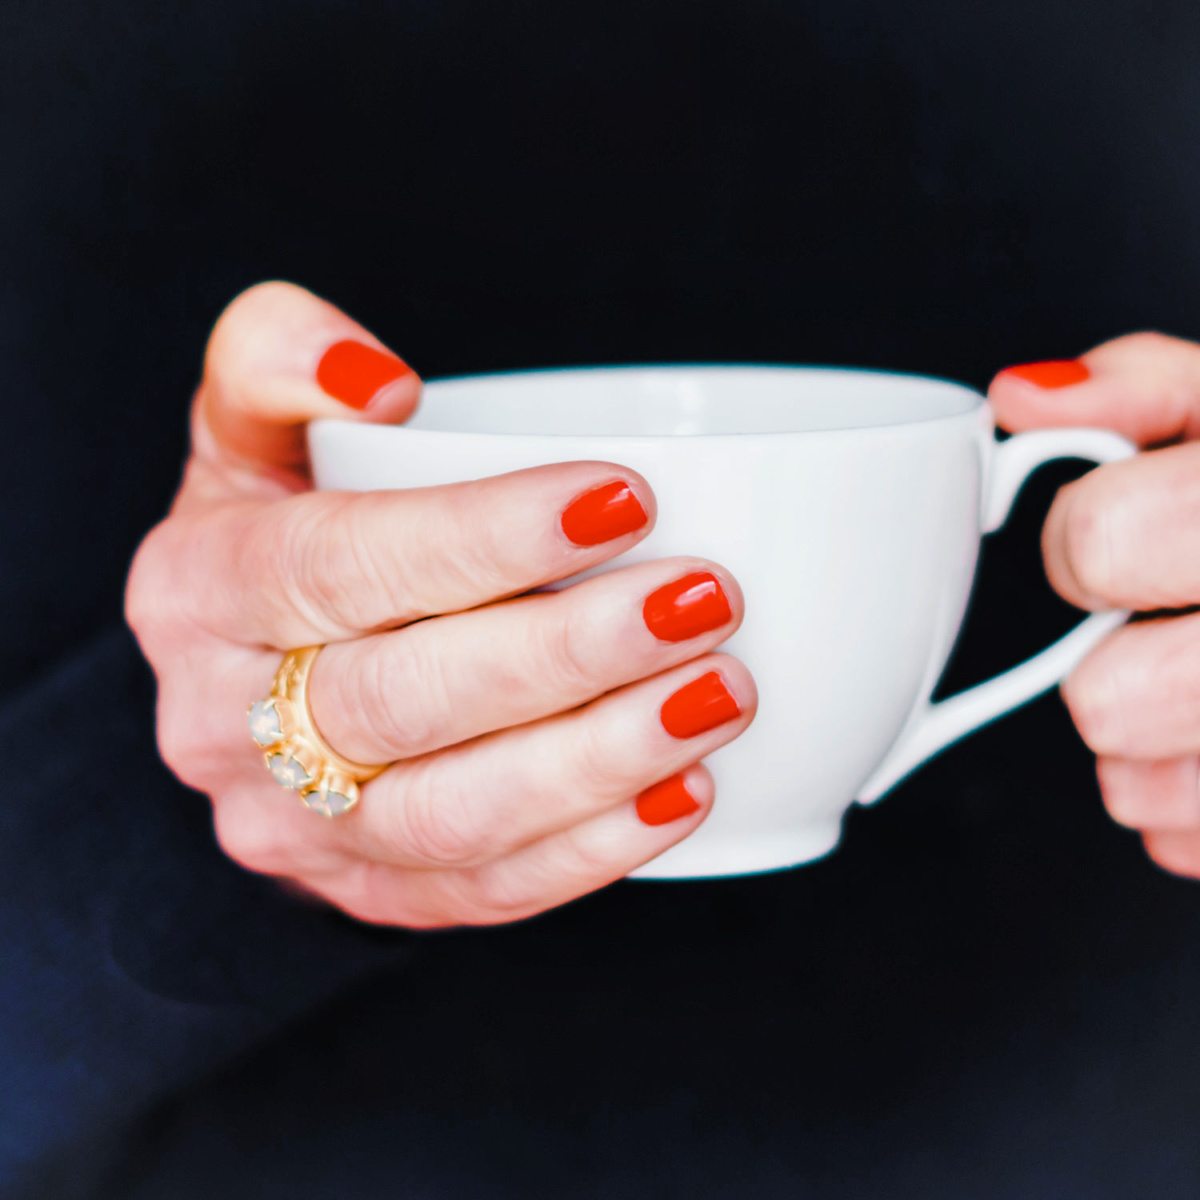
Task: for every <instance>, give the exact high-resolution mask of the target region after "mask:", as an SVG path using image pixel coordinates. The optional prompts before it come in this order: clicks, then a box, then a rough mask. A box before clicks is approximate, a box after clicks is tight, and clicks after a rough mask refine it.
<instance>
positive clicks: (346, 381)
mask: <svg viewBox="0 0 1200 1200" xmlns="http://www.w3.org/2000/svg"><path fill="white" fill-rule="evenodd" d="M410 374H412V367H410V366H409V365H408V363H406V362H405V361H404V360H403V359H402V358H397V357H396V356H395V355H394V354H388V353H387V352H386V351H383V350H376V349H375V348H374V347H373V346H364V345H363V344H362V342H353V341H345V342H334V344H333V345H332V346H330V347H329V349H328V350H326V351H325V353H324V354H323V355H322V356H321V361H320V362H319V363H318V364H317V383H318V385H319V386H320V388H321V390H322V391H323V392H324V393H325V394H326V395H327V396H332V397H333V398H334V399H335V400H340V401H341V402H342V403H343V404H348V405H349V406H350V407H351V408H366V407H367V405H368V404H369V403H370V402H371V397H372V396H374V395H375V394H376V393H377V392H379V391H380V390H381V389H382V388H384V387H386V386H387V385H388V384H389V383H393V382H395V380H397V379H399V378H400V376H401V375H410Z"/></svg>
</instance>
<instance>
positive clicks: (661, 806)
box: [637, 775, 700, 825]
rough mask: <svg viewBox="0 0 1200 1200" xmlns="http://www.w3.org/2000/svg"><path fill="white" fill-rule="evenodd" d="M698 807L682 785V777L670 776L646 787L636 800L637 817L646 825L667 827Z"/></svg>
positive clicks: (697, 803) (696, 802)
mask: <svg viewBox="0 0 1200 1200" xmlns="http://www.w3.org/2000/svg"><path fill="white" fill-rule="evenodd" d="M699 807H700V804H699V802H698V801H697V800H696V799H695V798H694V797H693V796H692V794H691V792H689V791H688V790H687V788H686V787H685V786H684V783H683V776H682V775H672V776H671V778H670V779H664V780H663V781H662V782H661V783H656V784H654V786H653V787H648V788H647V789H646V790H645V791H644V792H642V793H640V794H639V795H638V798H637V815H638V816H639V817H641V819H642V820H643V821H644V822H645V823H646V824H647V825H667V824H670V822H672V821H678V820H679V818H680V817H687V816H690V815H691V814H692V813H694V812H695V811H696V810H697V809H698V808H699Z"/></svg>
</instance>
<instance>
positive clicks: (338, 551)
mask: <svg viewBox="0 0 1200 1200" xmlns="http://www.w3.org/2000/svg"><path fill="white" fill-rule="evenodd" d="M655 511H656V510H655V505H654V496H653V493H652V492H651V490H650V486H649V484H647V483H646V481H645V480H644V479H642V477H641V476H640V475H637V474H636V473H635V472H633V471H630V470H629V469H628V468H625V467H620V466H615V465H613V464H611V463H601V462H590V463H589V462H575V463H557V464H554V465H551V466H546V467H535V468H532V469H529V470H525V471H515V472H513V473H511V474H509V475H499V476H493V477H491V478H488V479H479V480H473V481H470V482H466V483H457V484H447V485H442V486H439V487H429V488H414V489H412V490H409V491H377V492H306V493H302V494H300V495H296V496H290V497H286V498H283V499H277V500H268V501H261V500H258V501H254V500H246V501H239V502H231V503H224V504H219V505H216V506H207V505H202V506H197V507H195V508H193V509H190V510H187V511H184V512H181V513H179V514H178V515H177V516H176V517H174V518H173V519H172V520H170V521H166V522H164V523H163V524H162V525H160V526H159V527H158V529H157V530H155V531H154V532H153V533H152V534H151V535H150V538H149V539H147V543H146V544H147V545H149V544H151V543H153V544H155V545H156V546H157V548H158V554H157V556H156V557H157V559H158V562H159V564H160V570H161V572H162V575H160V576H159V578H160V579H163V578H164V577H165V580H166V583H167V584H169V592H170V595H171V597H172V600H171V602H172V604H173V605H175V606H176V613H177V614H178V615H180V616H182V617H183V618H185V619H186V620H188V621H190V622H193V623H195V624H196V625H199V626H201V627H202V628H205V629H207V630H209V631H210V632H212V633H215V634H216V635H217V636H219V637H223V638H225V639H227V640H230V641H235V642H239V643H242V644H250V645H268V646H274V647H277V648H279V649H290V648H294V647H297V646H306V645H312V644H315V643H325V642H332V641H342V640H345V639H348V638H353V637H359V636H361V635H362V634H364V633H369V632H377V631H380V630H383V629H388V628H394V627H396V626H399V625H403V624H407V623H409V622H411V621H416V620H420V619H421V618H423V617H429V616H437V615H441V614H444V613H452V612H459V611H462V610H464V609H468V608H475V607H477V606H478V605H481V604H487V603H489V602H491V601H493V600H498V599H501V598H503V597H507V596H515V595H518V594H520V593H521V592H526V591H529V590H530V589H532V588H535V587H540V586H542V585H543V584H547V583H552V582H554V581H556V580H559V579H564V578H566V577H567V576H569V575H573V574H575V573H577V572H579V571H583V570H586V569H588V568H589V567H592V566H595V565H597V564H598V563H601V562H604V561H605V560H607V559H609V558H612V557H613V556H615V555H617V554H620V553H622V552H623V551H625V550H627V549H629V548H630V547H631V546H633V545H634V544H635V543H637V542H638V541H640V540H641V539H642V538H643V537H645V536H646V534H647V533H649V531H650V528H651V527H652V525H653V521H654V515H655Z"/></svg>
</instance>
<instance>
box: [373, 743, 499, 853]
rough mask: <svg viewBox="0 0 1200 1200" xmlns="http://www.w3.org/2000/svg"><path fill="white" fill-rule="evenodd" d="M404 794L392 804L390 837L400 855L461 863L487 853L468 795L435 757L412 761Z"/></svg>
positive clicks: (388, 833) (389, 839)
mask: <svg viewBox="0 0 1200 1200" xmlns="http://www.w3.org/2000/svg"><path fill="white" fill-rule="evenodd" d="M405 774H406V779H405V785H404V789H403V794H402V795H401V796H399V797H398V798H397V800H396V802H394V803H393V805H392V812H391V820H390V823H389V824H390V827H389V829H388V832H387V835H386V836H387V840H388V841H389V842H390V843H391V845H392V847H393V849H394V851H395V853H396V855H397V856H398V857H400V858H401V859H404V860H414V859H415V860H417V861H419V862H421V863H423V864H425V865H426V866H432V867H443V868H450V867H460V866H464V865H467V864H470V863H472V862H474V861H477V860H478V858H479V857H480V855H481V853H484V852H485V851H484V849H483V845H482V843H483V842H484V840H485V839H484V838H483V837H481V835H480V833H479V832H478V831H477V830H476V829H475V828H473V826H474V824H475V823H476V821H475V817H474V815H473V812H472V806H471V805H470V803H469V801H468V799H467V797H465V796H464V795H463V793H462V791H461V789H460V788H458V787H456V786H454V785H453V784H452V783H451V782H450V781H448V780H446V779H445V777H444V776H445V773H444V772H441V771H438V770H437V765H436V762H430V763H421V764H410V765H409V767H408V768H407V770H406V772H405Z"/></svg>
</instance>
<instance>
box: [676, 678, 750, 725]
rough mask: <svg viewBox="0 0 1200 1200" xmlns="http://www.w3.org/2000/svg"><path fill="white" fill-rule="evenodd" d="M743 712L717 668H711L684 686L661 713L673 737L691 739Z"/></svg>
mask: <svg viewBox="0 0 1200 1200" xmlns="http://www.w3.org/2000/svg"><path fill="white" fill-rule="evenodd" d="M741 711H742V710H741V709H740V708H739V707H738V702H737V701H736V700H735V699H734V698H733V695H732V694H731V693H730V691H729V689H728V688H727V687H726V686H725V681H724V680H723V679H722V678H721V676H720V675H718V674H717V672H716V671H709V672H708V674H707V675H701V676H700V678H699V679H693V680H692V682H691V683H689V684H685V685H684V686H683V687H681V688H680V689H679V691H677V692H676V693H675V695H673V696H672V697H671V698H670V699H669V700H668V701H667V702H666V704H664V705H663V706H662V711H661V713H660V714H659V715H660V717H661V719H662V723H663V728H664V729H665V730H666V731H667V732H668V733H669V734H670V735H671V736H672V737H677V738H690V737H695V736H696V735H697V734H701V733H707V732H708V730H710V729H716V727H717V726H718V725H724V724H725V722H726V721H732V720H733V718H734V717H736V716H738V715H739V714H740V713H741Z"/></svg>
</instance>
